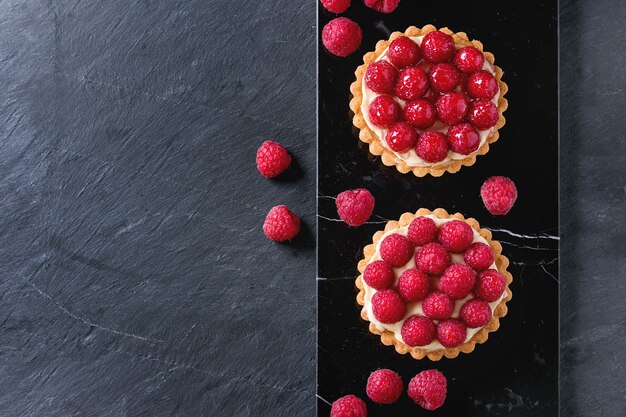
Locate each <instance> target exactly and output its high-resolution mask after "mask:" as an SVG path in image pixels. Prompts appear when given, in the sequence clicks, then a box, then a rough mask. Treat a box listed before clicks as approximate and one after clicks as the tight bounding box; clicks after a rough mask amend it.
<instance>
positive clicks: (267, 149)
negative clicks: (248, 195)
mask: <svg viewBox="0 0 626 417" xmlns="http://www.w3.org/2000/svg"><path fill="white" fill-rule="evenodd" d="M290 164H291V155H289V152H287V151H286V150H285V148H283V147H282V146H281V144H280V143H277V142H272V141H271V140H266V141H265V142H263V143H262V144H261V146H260V147H259V150H257V151H256V167H257V169H258V170H259V172H260V173H261V175H263V176H264V177H266V178H273V177H275V176H277V175H278V174H280V173H281V172H283V171H284V170H286V169H287V168H288V167H289V165H290Z"/></svg>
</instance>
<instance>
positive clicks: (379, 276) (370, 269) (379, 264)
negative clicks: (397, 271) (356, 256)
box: [363, 261, 393, 290]
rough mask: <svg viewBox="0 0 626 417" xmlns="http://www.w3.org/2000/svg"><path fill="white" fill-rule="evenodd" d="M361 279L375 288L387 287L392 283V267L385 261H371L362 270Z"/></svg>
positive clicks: (382, 288)
mask: <svg viewBox="0 0 626 417" xmlns="http://www.w3.org/2000/svg"><path fill="white" fill-rule="evenodd" d="M363 280H364V281H365V283H366V284H367V285H369V286H370V287H372V288H374V289H376V290H384V289H387V288H389V287H390V286H391V284H393V269H391V267H390V266H389V264H387V262H385V261H374V262H371V263H369V264H367V266H366V267H365V270H364V271H363Z"/></svg>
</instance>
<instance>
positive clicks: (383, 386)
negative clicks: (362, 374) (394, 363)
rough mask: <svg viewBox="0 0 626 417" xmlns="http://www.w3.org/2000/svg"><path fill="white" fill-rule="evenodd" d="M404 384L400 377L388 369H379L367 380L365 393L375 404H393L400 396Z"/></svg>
mask: <svg viewBox="0 0 626 417" xmlns="http://www.w3.org/2000/svg"><path fill="white" fill-rule="evenodd" d="M402 391H404V384H403V383H402V379H401V378H400V376H399V375H398V374H397V373H395V372H394V371H392V370H390V369H379V370H377V371H374V372H372V373H371V374H370V376H369V378H367V386H366V388H365V392H366V393H367V396H368V397H369V398H370V400H372V401H374V402H375V403H377V404H393V403H395V402H396V401H398V399H399V398H400V396H401V395H402Z"/></svg>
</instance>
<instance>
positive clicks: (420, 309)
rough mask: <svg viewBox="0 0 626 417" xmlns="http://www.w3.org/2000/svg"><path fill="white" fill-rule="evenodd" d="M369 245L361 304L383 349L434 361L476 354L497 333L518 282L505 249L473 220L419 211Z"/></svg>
mask: <svg viewBox="0 0 626 417" xmlns="http://www.w3.org/2000/svg"><path fill="white" fill-rule="evenodd" d="M372 240H373V242H372V244H370V245H367V246H365V248H364V249H363V255H364V258H363V259H362V260H361V261H360V262H359V264H358V270H359V272H360V275H359V276H358V277H357V279H356V286H357V288H358V289H359V293H358V295H357V298H356V299H357V302H358V303H359V304H360V305H361V306H363V308H362V309H361V317H362V318H363V319H364V320H366V321H369V322H370V324H369V330H370V332H372V333H374V334H377V335H380V337H381V341H382V343H383V344H384V345H387V346H390V345H393V346H394V347H395V349H396V351H398V353H401V354H407V353H408V354H410V355H411V356H413V357H414V358H415V359H422V358H424V357H428V358H429V359H431V360H434V361H436V360H439V359H441V358H442V357H444V356H445V357H446V358H455V357H457V356H458V355H459V353H460V352H463V353H469V352H471V351H473V350H474V348H475V346H476V344H477V343H484V342H485V341H486V340H487V338H488V335H489V333H490V332H493V331H496V330H497V329H498V327H499V326H500V318H502V317H504V316H505V315H506V313H507V311H508V310H507V306H506V303H507V302H508V301H509V300H510V299H511V297H512V293H511V290H510V288H509V285H510V284H511V282H512V281H513V278H512V276H511V274H510V273H509V272H508V271H507V267H508V265H509V260H508V259H507V258H506V257H505V256H504V255H502V246H501V245H500V243H499V242H497V241H495V240H492V238H491V232H490V231H489V230H487V229H481V228H480V225H479V224H478V222H477V221H476V220H475V219H472V218H468V219H465V218H464V217H463V215H461V214H459V213H456V214H448V213H447V212H446V211H445V210H443V209H440V208H439V209H436V210H434V211H430V210H427V209H424V208H421V209H419V210H418V211H417V212H416V213H415V214H413V213H404V214H403V215H402V216H401V217H400V219H399V220H398V221H395V220H393V221H390V222H388V223H387V225H386V226H385V229H384V230H381V231H378V232H376V233H375V234H374V236H373V239H372ZM407 247H409V248H410V249H407Z"/></svg>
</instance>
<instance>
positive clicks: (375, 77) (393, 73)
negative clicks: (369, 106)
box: [364, 60, 398, 94]
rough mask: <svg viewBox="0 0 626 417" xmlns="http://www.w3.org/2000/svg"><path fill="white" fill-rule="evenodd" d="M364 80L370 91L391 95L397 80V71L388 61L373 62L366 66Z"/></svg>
mask: <svg viewBox="0 0 626 417" xmlns="http://www.w3.org/2000/svg"><path fill="white" fill-rule="evenodd" d="M364 79H365V85H366V86H367V88H369V89H370V90H372V91H374V92H376V93H380V94H387V93H391V92H393V88H394V86H395V85H396V80H397V79H398V70H397V69H396V68H395V67H394V66H393V65H391V64H390V63H389V61H384V60H381V61H375V62H372V63H371V64H369V65H368V66H367V70H366V71H365V78H364Z"/></svg>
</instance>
